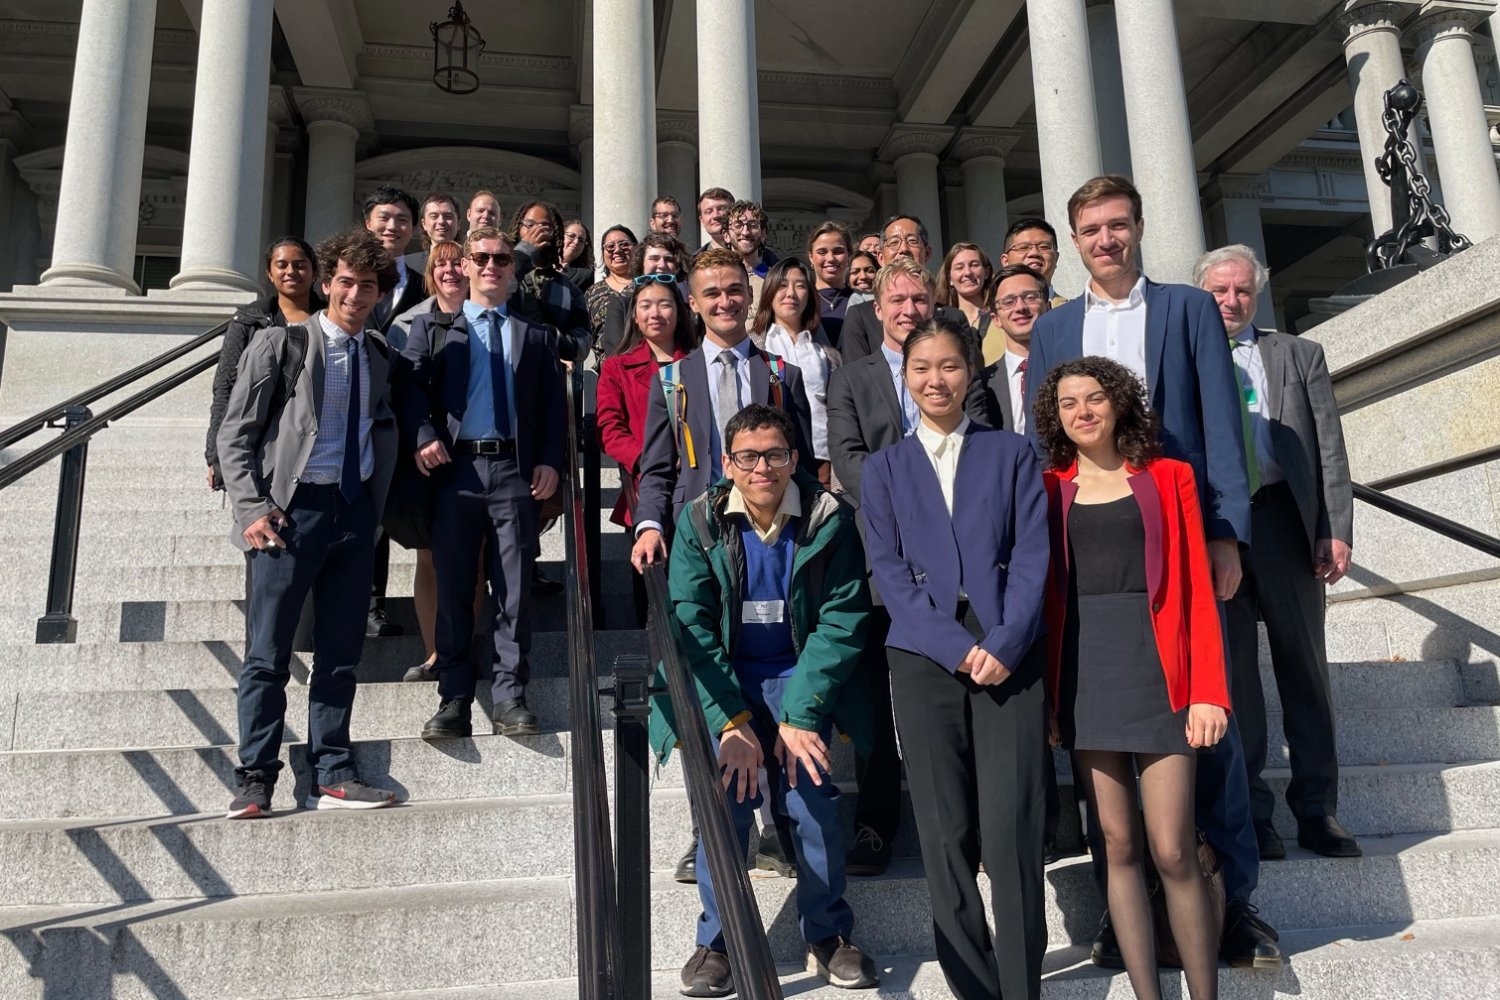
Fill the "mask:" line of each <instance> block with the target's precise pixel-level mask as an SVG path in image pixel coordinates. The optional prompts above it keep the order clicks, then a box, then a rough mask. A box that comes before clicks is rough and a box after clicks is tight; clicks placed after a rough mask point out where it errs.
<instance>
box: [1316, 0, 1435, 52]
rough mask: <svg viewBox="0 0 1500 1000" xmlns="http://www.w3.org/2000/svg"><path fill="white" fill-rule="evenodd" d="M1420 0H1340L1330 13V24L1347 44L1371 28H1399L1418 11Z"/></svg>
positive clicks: (1380, 29)
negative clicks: (1331, 22)
mask: <svg viewBox="0 0 1500 1000" xmlns="http://www.w3.org/2000/svg"><path fill="white" fill-rule="evenodd" d="M1422 4H1423V0H1344V2H1343V3H1341V4H1340V5H1339V6H1338V7H1336V8H1335V9H1334V12H1333V23H1334V24H1335V25H1336V26H1337V27H1338V30H1339V32H1340V33H1341V34H1343V36H1344V39H1343V42H1344V44H1345V45H1348V44H1349V43H1350V42H1352V41H1354V40H1355V39H1356V38H1358V37H1360V36H1361V35H1364V34H1368V33H1369V32H1371V31H1400V30H1401V26H1402V25H1403V24H1405V23H1406V22H1407V21H1409V20H1411V19H1412V18H1413V17H1415V16H1416V15H1417V12H1418V11H1419V10H1421V8H1422Z"/></svg>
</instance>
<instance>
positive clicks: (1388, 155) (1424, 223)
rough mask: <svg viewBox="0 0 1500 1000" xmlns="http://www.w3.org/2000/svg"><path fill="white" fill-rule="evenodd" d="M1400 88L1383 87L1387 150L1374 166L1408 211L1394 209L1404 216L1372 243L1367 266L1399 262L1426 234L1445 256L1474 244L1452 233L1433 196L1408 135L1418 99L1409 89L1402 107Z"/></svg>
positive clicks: (1450, 223)
mask: <svg viewBox="0 0 1500 1000" xmlns="http://www.w3.org/2000/svg"><path fill="white" fill-rule="evenodd" d="M1403 88H1410V84H1408V83H1407V82H1406V81H1405V80H1403V81H1401V83H1399V84H1397V85H1396V86H1395V87H1393V88H1391V90H1389V91H1387V92H1386V95H1385V112H1384V113H1383V114H1382V116H1381V120H1382V124H1384V126H1385V131H1386V140H1385V153H1384V154H1383V155H1382V156H1381V157H1380V158H1379V159H1377V160H1376V161H1375V169H1376V171H1377V172H1378V173H1379V174H1380V179H1381V180H1382V181H1384V182H1385V183H1386V185H1387V186H1388V187H1390V188H1391V192H1392V194H1393V195H1395V196H1396V197H1400V195H1401V194H1403V193H1404V194H1405V200H1406V205H1405V209H1406V211H1405V212H1404V213H1400V212H1398V213H1396V217H1397V218H1402V222H1401V225H1400V226H1399V227H1397V228H1395V229H1394V230H1392V231H1391V232H1388V233H1385V234H1383V235H1381V236H1379V237H1376V238H1375V239H1374V240H1372V241H1371V242H1370V247H1369V251H1368V254H1367V256H1368V258H1369V260H1368V264H1369V267H1370V270H1371V271H1376V270H1384V269H1388V268H1392V267H1395V266H1396V265H1398V264H1400V263H1401V262H1402V261H1403V260H1404V259H1405V258H1406V256H1407V254H1408V253H1409V252H1410V250H1411V249H1412V247H1414V246H1416V245H1417V244H1418V243H1420V242H1422V241H1423V240H1425V239H1427V238H1428V237H1429V236H1435V237H1437V241H1438V250H1439V252H1441V253H1442V254H1444V255H1445V256H1446V255H1449V254H1455V253H1458V252H1459V251H1461V250H1467V249H1469V247H1471V246H1473V245H1474V244H1473V242H1472V241H1471V240H1469V238H1468V237H1466V236H1463V235H1462V234H1460V233H1456V232H1454V230H1453V220H1452V219H1451V218H1450V217H1449V215H1448V210H1447V209H1445V208H1444V207H1443V206H1442V205H1440V204H1437V203H1436V202H1434V201H1433V200H1432V185H1431V184H1430V183H1429V182H1428V180H1427V177H1426V176H1425V175H1424V174H1423V173H1422V168H1421V165H1420V164H1419V163H1418V162H1417V148H1416V146H1414V145H1413V144H1412V142H1411V139H1410V138H1409V136H1410V134H1411V126H1412V123H1413V122H1414V121H1415V120H1416V117H1417V112H1418V111H1419V110H1420V109H1421V107H1422V98H1421V95H1420V94H1417V93H1416V91H1415V89H1414V88H1412V89H1410V90H1409V92H1408V93H1406V94H1404V95H1403V96H1404V97H1405V100H1403V102H1402V103H1403V104H1404V105H1406V106H1403V107H1396V106H1395V102H1394V101H1393V97H1394V96H1395V95H1396V94H1397V93H1398V92H1399V91H1402V90H1403ZM1412 97H1414V98H1415V99H1414V100H1413V99H1412ZM1394 201H1395V199H1394V198H1393V204H1392V206H1391V207H1392V208H1393V209H1394V208H1396V207H1397V206H1396V205H1395V204H1394ZM1403 216H1404V218H1403Z"/></svg>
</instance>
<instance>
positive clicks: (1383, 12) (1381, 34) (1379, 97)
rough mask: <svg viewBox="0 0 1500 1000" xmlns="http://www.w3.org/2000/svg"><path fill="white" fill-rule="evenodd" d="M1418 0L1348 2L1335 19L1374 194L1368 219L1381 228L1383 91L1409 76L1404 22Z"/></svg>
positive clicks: (1387, 215) (1385, 197)
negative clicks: (1403, 40)
mask: <svg viewBox="0 0 1500 1000" xmlns="http://www.w3.org/2000/svg"><path fill="white" fill-rule="evenodd" d="M1419 6H1421V4H1420V3H1419V2H1416V0H1402V2H1393V0H1378V2H1366V3H1360V4H1357V5H1356V4H1350V5H1349V9H1348V10H1346V11H1345V12H1344V13H1343V14H1341V15H1340V16H1339V19H1338V22H1337V23H1338V27H1339V30H1340V31H1341V32H1342V33H1343V35H1344V61H1345V62H1346V63H1347V64H1348V66H1349V89H1350V90H1351V91H1352V92H1353V94H1354V125H1355V128H1356V129H1357V130H1358V132H1359V158H1360V162H1361V163H1363V164H1364V170H1365V190H1366V191H1368V192H1369V197H1370V223H1371V225H1372V226H1373V228H1374V230H1375V232H1376V233H1377V234H1379V233H1383V232H1386V231H1387V230H1389V229H1390V228H1391V196H1390V189H1389V188H1387V187H1386V186H1385V182H1384V181H1382V180H1381V179H1380V173H1379V171H1377V170H1376V169H1375V161H1376V160H1378V159H1379V158H1380V157H1381V156H1383V155H1384V154H1385V124H1384V117H1385V92H1386V91H1387V90H1390V89H1391V88H1392V87H1394V86H1395V85H1396V84H1397V83H1398V82H1400V81H1401V79H1402V78H1403V77H1405V76H1406V64H1405V62H1404V60H1403V59H1402V57H1401V24H1402V22H1404V21H1405V20H1406V19H1407V18H1408V17H1410V16H1411V14H1412V13H1413V12H1414V11H1415V10H1416V9H1417V8H1418V7H1419ZM1418 148H1420V146H1419V147H1418Z"/></svg>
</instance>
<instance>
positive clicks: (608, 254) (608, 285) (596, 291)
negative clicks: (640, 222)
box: [584, 226, 638, 353]
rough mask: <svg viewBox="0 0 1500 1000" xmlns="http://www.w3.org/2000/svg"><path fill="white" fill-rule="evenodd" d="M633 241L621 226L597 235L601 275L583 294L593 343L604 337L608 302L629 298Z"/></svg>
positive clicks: (612, 227)
mask: <svg viewBox="0 0 1500 1000" xmlns="http://www.w3.org/2000/svg"><path fill="white" fill-rule="evenodd" d="M637 242H638V241H637V240H636V238H635V233H632V232H631V231H630V230H629V229H628V228H626V227H625V226H610V227H609V228H608V229H606V230H605V231H604V235H603V236H601V237H599V255H600V258H601V259H602V260H603V262H604V276H603V278H602V279H601V280H599V281H596V282H594V283H593V285H591V286H590V287H589V290H588V292H587V293H586V294H585V295H584V305H585V306H586V307H587V308H588V311H589V327H590V328H591V329H592V331H593V335H594V343H595V344H602V343H603V342H604V340H605V339H606V334H605V332H606V330H607V329H608V325H609V313H610V307H611V303H613V304H614V306H615V307H616V308H618V306H619V305H620V304H622V303H623V302H624V301H625V300H626V299H628V298H630V291H631V284H630V279H631V277H632V275H631V273H630V270H631V265H632V263H633V262H634V260H635V245H636V243H637ZM606 353H607V352H606Z"/></svg>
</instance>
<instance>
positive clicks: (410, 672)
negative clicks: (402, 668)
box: [401, 663, 438, 684]
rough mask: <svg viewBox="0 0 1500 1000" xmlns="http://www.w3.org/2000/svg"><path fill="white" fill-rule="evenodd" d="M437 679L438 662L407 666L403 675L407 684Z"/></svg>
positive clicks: (402, 677)
mask: <svg viewBox="0 0 1500 1000" xmlns="http://www.w3.org/2000/svg"><path fill="white" fill-rule="evenodd" d="M437 679H438V674H437V664H436V663H418V664H417V665H416V666H415V667H409V668H407V671H406V673H404V674H402V675H401V680H402V681H403V682H405V683H407V684H423V683H427V684H430V683H432V682H433V681H435V680H437Z"/></svg>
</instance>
